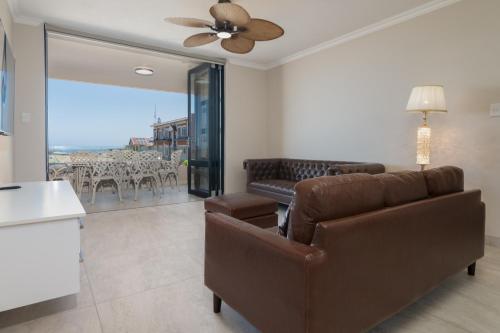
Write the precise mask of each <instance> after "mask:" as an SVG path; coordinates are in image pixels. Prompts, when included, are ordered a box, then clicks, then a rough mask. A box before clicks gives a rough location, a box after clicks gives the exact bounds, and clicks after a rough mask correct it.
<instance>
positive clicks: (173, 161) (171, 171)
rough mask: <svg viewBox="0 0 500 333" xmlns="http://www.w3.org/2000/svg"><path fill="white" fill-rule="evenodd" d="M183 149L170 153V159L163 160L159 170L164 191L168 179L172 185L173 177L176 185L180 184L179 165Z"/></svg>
mask: <svg viewBox="0 0 500 333" xmlns="http://www.w3.org/2000/svg"><path fill="white" fill-rule="evenodd" d="M181 155H182V150H176V151H174V152H173V153H172V154H171V155H170V161H161V168H160V170H159V177H160V184H161V188H162V191H163V193H165V185H166V183H167V180H168V181H169V183H170V186H171V187H173V186H172V177H173V178H174V179H175V186H176V187H178V186H179V165H180V160H181Z"/></svg>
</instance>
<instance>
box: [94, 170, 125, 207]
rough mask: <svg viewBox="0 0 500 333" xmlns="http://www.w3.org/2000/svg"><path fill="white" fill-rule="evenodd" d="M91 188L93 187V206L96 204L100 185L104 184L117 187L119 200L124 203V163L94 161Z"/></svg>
mask: <svg viewBox="0 0 500 333" xmlns="http://www.w3.org/2000/svg"><path fill="white" fill-rule="evenodd" d="M91 170H92V171H91V172H92V173H91V175H92V176H91V187H92V201H91V202H92V204H95V193H96V191H97V188H98V186H99V184H101V183H102V182H111V183H113V186H114V187H116V191H117V192H118V198H119V199H120V202H121V201H122V191H121V185H122V178H123V174H124V172H125V165H124V163H123V162H117V161H94V162H92V163H91Z"/></svg>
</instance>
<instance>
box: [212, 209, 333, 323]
mask: <svg viewBox="0 0 500 333" xmlns="http://www.w3.org/2000/svg"><path fill="white" fill-rule="evenodd" d="M324 262H325V253H324V252H323V251H321V250H319V249H317V248H314V247H311V246H307V245H304V244H300V243H296V242H293V241H290V240H288V239H286V238H283V237H281V236H279V235H277V234H275V233H272V232H270V231H266V230H264V229H260V228H257V227H255V226H252V225H250V224H248V223H245V222H243V221H239V220H236V219H234V218H231V217H229V216H226V215H222V214H217V213H207V214H206V229H205V284H206V285H207V287H208V288H210V289H211V290H212V291H213V292H214V293H215V294H216V295H217V296H219V297H221V298H222V300H223V301H224V302H225V303H227V304H229V305H230V306H231V307H233V308H234V309H236V310H237V311H238V312H240V313H241V314H242V315H243V316H245V317H246V318H247V319H248V320H250V322H252V323H253V324H254V325H255V326H256V327H257V328H259V329H260V330H262V331H265V332H305V331H308V330H307V329H306V325H307V324H308V323H307V318H308V316H307V313H308V311H309V299H310V297H312V295H311V288H310V286H311V285H313V284H314V281H315V279H316V278H317V276H318V275H319V271H320V270H321V268H322V267H323V263H324Z"/></svg>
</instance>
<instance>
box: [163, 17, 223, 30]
mask: <svg viewBox="0 0 500 333" xmlns="http://www.w3.org/2000/svg"><path fill="white" fill-rule="evenodd" d="M165 21H166V22H170V23H173V24H177V25H182V26H184V27H191V28H206V27H211V26H213V25H214V24H213V23H212V22H210V21H206V20H200V19H196V18H189V17H167V18H166V19H165Z"/></svg>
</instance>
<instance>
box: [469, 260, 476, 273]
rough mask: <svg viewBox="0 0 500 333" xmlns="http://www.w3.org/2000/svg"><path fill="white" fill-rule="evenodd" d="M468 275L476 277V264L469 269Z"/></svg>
mask: <svg viewBox="0 0 500 333" xmlns="http://www.w3.org/2000/svg"><path fill="white" fill-rule="evenodd" d="M467 274H469V275H470V276H474V275H476V263H473V264H471V265H469V267H467Z"/></svg>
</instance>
